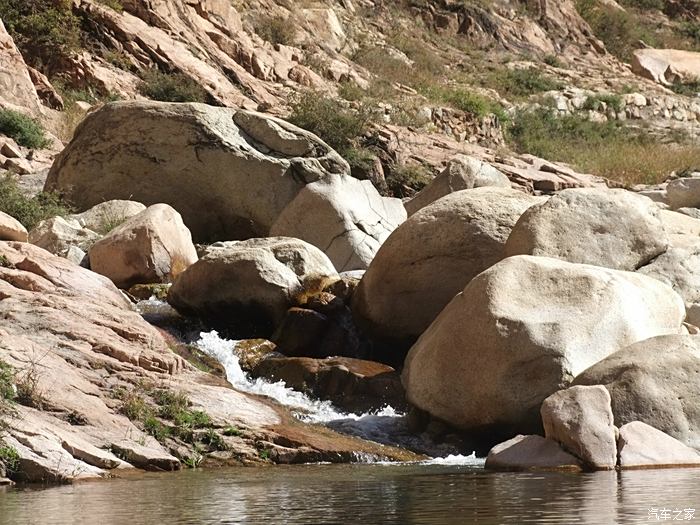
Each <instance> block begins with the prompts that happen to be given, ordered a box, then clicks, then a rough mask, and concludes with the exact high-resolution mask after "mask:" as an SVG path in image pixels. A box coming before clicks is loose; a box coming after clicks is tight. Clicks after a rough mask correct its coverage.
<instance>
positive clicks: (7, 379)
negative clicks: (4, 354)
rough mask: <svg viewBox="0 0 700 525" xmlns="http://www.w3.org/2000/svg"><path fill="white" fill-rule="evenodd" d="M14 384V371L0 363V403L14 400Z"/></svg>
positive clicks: (2, 362) (5, 364)
mask: <svg viewBox="0 0 700 525" xmlns="http://www.w3.org/2000/svg"><path fill="white" fill-rule="evenodd" d="M14 384H15V371H14V369H13V368H12V367H11V366H10V365H8V364H7V363H5V362H4V361H0V403H3V401H12V400H13V399H14V398H15V387H14Z"/></svg>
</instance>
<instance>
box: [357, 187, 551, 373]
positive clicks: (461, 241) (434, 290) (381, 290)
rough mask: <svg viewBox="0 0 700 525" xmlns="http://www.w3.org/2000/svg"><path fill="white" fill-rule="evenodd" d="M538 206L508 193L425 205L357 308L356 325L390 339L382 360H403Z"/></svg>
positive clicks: (374, 272) (397, 238) (373, 270)
mask: <svg viewBox="0 0 700 525" xmlns="http://www.w3.org/2000/svg"><path fill="white" fill-rule="evenodd" d="M537 202H539V200H538V199H537V198H535V197H531V196H529V195H526V194H524V193H522V192H519V191H516V190H512V189H509V188H478V189H472V190H464V191H460V192H456V193H453V194H451V195H449V196H446V197H443V198H442V199H439V200H438V201H436V202H434V203H433V204H431V205H429V206H427V207H425V208H423V209H422V210H420V211H419V212H418V213H416V214H415V215H413V216H411V218H410V219H408V220H407V221H406V222H405V223H404V224H402V225H401V226H400V227H399V228H397V229H396V231H395V232H394V233H393V234H392V235H391V237H390V238H389V239H388V240H387V241H386V242H385V243H384V245H383V246H382V248H381V249H380V250H379V253H378V254H377V256H376V257H375V259H374V261H373V262H372V264H371V265H370V267H369V269H368V270H367V272H366V273H365V275H364V276H363V278H362V280H361V281H360V285H359V287H358V289H357V291H356V292H355V294H354V296H353V303H352V307H353V313H354V315H355V317H356V319H357V322H358V324H360V326H362V328H363V329H364V330H366V331H367V332H368V333H369V334H370V335H371V336H372V337H373V338H376V339H379V340H381V341H386V344H385V346H386V347H387V351H386V354H387V355H386V356H384V359H392V358H393V359H394V360H395V361H396V362H397V363H398V362H399V361H401V360H403V357H404V356H405V352H406V350H407V349H408V347H409V346H410V344H411V343H412V342H413V341H415V339H416V338H417V337H418V336H419V335H420V334H421V333H423V332H424V331H425V329H426V328H427V327H428V326H429V325H430V323H431V322H432V321H433V319H435V317H436V316H437V315H438V314H439V313H440V311H441V310H442V309H443V308H444V307H445V305H447V303H449V302H450V300H452V298H453V297H454V296H455V295H456V294H457V293H459V292H460V291H461V290H462V289H463V288H464V286H466V285H467V283H468V282H469V281H470V280H471V279H472V278H474V277H475V276H476V275H478V274H479V273H481V272H482V271H484V270H486V269H487V268H489V267H490V266H492V265H494V264H496V263H497V262H498V261H500V260H501V259H503V257H504V256H505V251H504V246H505V243H506V239H508V236H509V235H510V232H511V229H512V227H513V226H514V225H515V223H516V222H517V220H518V218H519V217H520V215H521V214H522V213H523V212H524V211H525V210H527V209H528V208H529V207H530V206H532V205H534V204H536V203H537Z"/></svg>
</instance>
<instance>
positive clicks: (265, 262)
mask: <svg viewBox="0 0 700 525" xmlns="http://www.w3.org/2000/svg"><path fill="white" fill-rule="evenodd" d="M337 277H338V274H337V272H336V271H335V268H333V264H332V263H331V262H330V260H329V259H328V257H326V256H325V255H324V254H323V252H321V251H320V250H319V249H318V248H316V247H314V246H312V245H311V244H308V243H306V242H304V241H301V240H299V239H292V238H285V237H271V238H266V239H249V240H247V241H240V242H235V241H234V242H226V243H217V244H214V245H212V246H210V247H209V249H208V250H207V252H206V254H205V255H204V256H203V257H202V258H201V259H200V260H199V261H197V262H196V263H195V264H193V265H192V266H190V267H189V268H188V269H187V270H186V271H185V272H183V273H182V274H181V275H180V276H179V277H178V279H176V281H175V283H174V284H173V286H172V287H171V288H170V292H169V293H168V302H169V303H170V304H171V305H173V306H174V307H175V308H176V309H178V310H179V311H181V312H183V313H188V314H195V315H199V316H202V317H211V318H216V317H219V318H221V317H222V316H223V317H226V318H228V316H229V314H230V313H231V312H232V311H234V312H235V315H236V316H238V318H239V319H240V320H241V322H244V321H248V322H251V323H253V324H256V325H264V326H266V327H267V330H269V331H270V332H271V327H273V326H276V325H277V324H279V323H280V322H281V321H282V319H283V318H284V316H285V314H286V312H287V310H288V309H289V308H290V307H291V306H293V305H294V304H298V303H300V302H303V298H304V297H305V296H307V295H311V294H313V293H315V292H317V291H320V290H321V289H323V287H325V285H326V284H327V282H328V281H329V280H335V279H337ZM234 320H235V319H234Z"/></svg>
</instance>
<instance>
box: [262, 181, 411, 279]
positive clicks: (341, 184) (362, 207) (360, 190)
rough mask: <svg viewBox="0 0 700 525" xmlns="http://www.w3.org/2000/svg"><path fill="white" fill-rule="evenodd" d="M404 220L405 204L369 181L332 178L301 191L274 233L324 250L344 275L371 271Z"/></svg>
mask: <svg viewBox="0 0 700 525" xmlns="http://www.w3.org/2000/svg"><path fill="white" fill-rule="evenodd" d="M405 220H406V210H405V209H404V207H403V204H402V202H401V201H400V200H399V199H391V198H387V197H382V196H381V195H379V193H378V192H377V190H376V189H375V188H374V186H373V185H372V183H371V182H370V181H367V180H365V181H359V180H357V179H355V178H353V177H351V176H349V175H329V176H327V177H325V178H323V179H322V180H319V181H318V182H313V183H311V184H307V185H306V186H305V187H304V188H303V189H302V190H300V191H299V193H298V194H297V196H296V197H295V199H294V200H293V201H292V202H291V203H290V204H289V205H288V206H287V207H286V208H285V209H284V211H282V213H280V216H279V218H278V219H277V221H276V222H275V224H274V225H273V226H272V228H271V229H270V235H281V236H288V237H297V238H299V239H303V240H305V241H306V242H309V243H311V244H313V245H314V246H317V247H319V248H321V249H322V250H323V251H324V253H325V254H326V255H328V258H329V259H330V260H331V261H332V262H333V264H334V265H335V267H336V268H337V269H338V271H341V272H342V271H348V270H358V269H365V268H367V267H368V266H369V264H370V262H371V261H372V259H374V256H375V254H376V253H377V250H379V247H380V246H381V245H382V243H383V242H384V241H385V240H386V238H387V237H389V235H390V234H391V232H392V231H394V229H395V228H396V227H397V226H398V225H399V224H401V223H402V222H403V221H405Z"/></svg>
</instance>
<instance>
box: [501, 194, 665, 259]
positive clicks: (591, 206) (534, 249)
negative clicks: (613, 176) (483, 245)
mask: <svg viewBox="0 0 700 525" xmlns="http://www.w3.org/2000/svg"><path fill="white" fill-rule="evenodd" d="M667 247H668V238H667V236H666V233H665V231H664V228H663V225H662V223H661V221H660V219H659V208H658V207H657V206H656V205H655V204H654V202H653V201H651V200H650V199H648V198H646V197H643V196H641V195H637V194H636V193H632V192H629V191H626V190H609V189H601V188H583V189H571V190H564V191H562V192H561V193H558V194H557V195H555V196H554V197H552V198H551V199H549V200H548V201H547V202H545V203H543V204H540V205H539V206H533V207H532V208H530V209H529V210H528V211H527V212H526V213H524V214H523V216H522V217H521V218H520V220H519V221H518V223H517V224H516V225H515V226H514V227H513V232H512V233H511V235H510V237H509V238H508V242H507V244H506V252H507V253H508V255H524V254H527V255H540V256H543V257H556V258H559V259H563V260H565V261H569V262H573V263H582V264H593V265H596V266H605V267H608V268H613V269H616V270H628V271H633V270H636V269H637V268H639V267H640V266H643V265H644V264H646V263H648V262H649V261H651V260H652V259H653V258H654V257H656V256H658V255H660V254H662V253H663V252H664V251H666V248H667Z"/></svg>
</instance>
